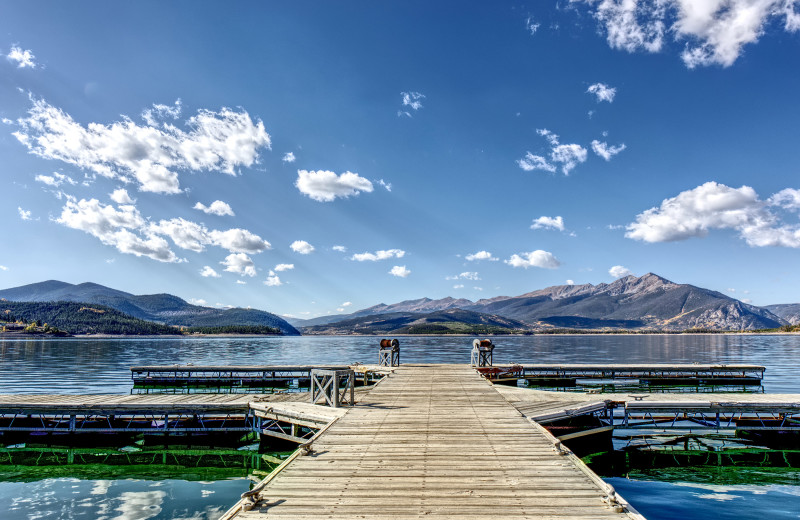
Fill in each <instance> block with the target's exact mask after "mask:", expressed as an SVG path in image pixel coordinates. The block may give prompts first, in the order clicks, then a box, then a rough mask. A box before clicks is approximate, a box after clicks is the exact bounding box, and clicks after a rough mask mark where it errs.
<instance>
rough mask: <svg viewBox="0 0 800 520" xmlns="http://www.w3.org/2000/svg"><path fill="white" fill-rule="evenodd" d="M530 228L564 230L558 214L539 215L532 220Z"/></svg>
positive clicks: (562, 221)
mask: <svg viewBox="0 0 800 520" xmlns="http://www.w3.org/2000/svg"><path fill="white" fill-rule="evenodd" d="M531 229H556V230H558V231H564V219H563V218H562V217H560V216H558V217H545V216H541V217H539V218H537V219H535V220H534V221H533V224H531Z"/></svg>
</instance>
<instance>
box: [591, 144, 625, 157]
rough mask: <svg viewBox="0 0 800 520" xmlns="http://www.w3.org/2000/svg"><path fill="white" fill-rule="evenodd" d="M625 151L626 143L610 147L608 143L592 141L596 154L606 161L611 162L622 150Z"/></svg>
mask: <svg viewBox="0 0 800 520" xmlns="http://www.w3.org/2000/svg"><path fill="white" fill-rule="evenodd" d="M624 149H625V143H622V144H620V145H617V146H609V145H608V143H606V142H602V143H601V142H600V141H598V140H597V139H595V140H594V141H592V150H593V151H594V153H596V154H597V155H599V156H600V157H602V158H603V159H605V160H606V161H610V160H611V158H612V157H614V156H615V155H617V154H618V153H620V152H621V151H622V150H624Z"/></svg>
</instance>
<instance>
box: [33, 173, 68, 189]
mask: <svg viewBox="0 0 800 520" xmlns="http://www.w3.org/2000/svg"><path fill="white" fill-rule="evenodd" d="M34 180H35V181H36V182H41V183H42V184H46V185H48V186H52V187H53V188H58V187H59V186H61V185H62V184H65V183H66V184H70V185H72V186H74V185H75V184H77V182H76V181H75V180H73V179H72V177H70V176H68V175H64V174H63V173H58V172H53V173H52V174H51V175H37V176H36V177H34Z"/></svg>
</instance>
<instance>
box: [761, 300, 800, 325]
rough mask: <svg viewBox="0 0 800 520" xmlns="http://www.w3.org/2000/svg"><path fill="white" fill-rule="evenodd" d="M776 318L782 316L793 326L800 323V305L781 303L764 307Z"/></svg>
mask: <svg viewBox="0 0 800 520" xmlns="http://www.w3.org/2000/svg"><path fill="white" fill-rule="evenodd" d="M764 308H765V309H767V310H768V311H770V312H771V313H773V314H775V315H776V316H780V317H781V318H783V319H784V320H786V321H788V322H789V323H791V324H792V325H797V324H799V323H800V303H781V304H778V305H767V306H765V307H764Z"/></svg>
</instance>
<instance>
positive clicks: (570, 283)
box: [566, 280, 575, 285]
mask: <svg viewBox="0 0 800 520" xmlns="http://www.w3.org/2000/svg"><path fill="white" fill-rule="evenodd" d="M566 284H567V285H575V280H567V282H566Z"/></svg>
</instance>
